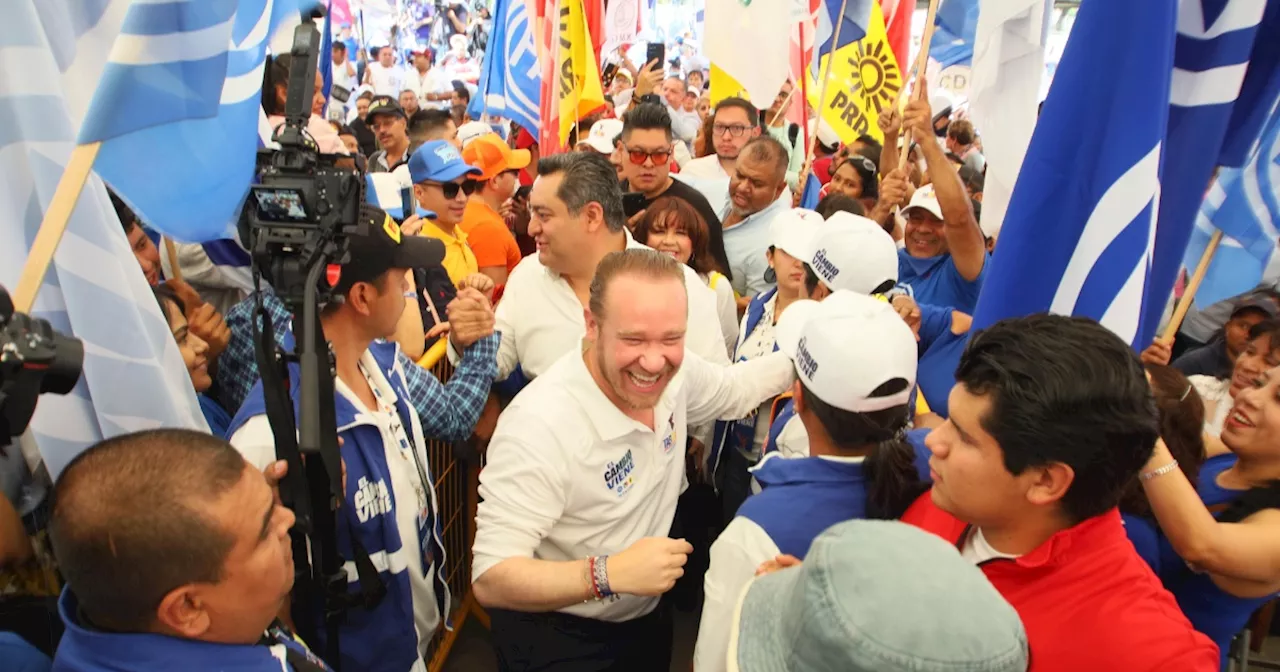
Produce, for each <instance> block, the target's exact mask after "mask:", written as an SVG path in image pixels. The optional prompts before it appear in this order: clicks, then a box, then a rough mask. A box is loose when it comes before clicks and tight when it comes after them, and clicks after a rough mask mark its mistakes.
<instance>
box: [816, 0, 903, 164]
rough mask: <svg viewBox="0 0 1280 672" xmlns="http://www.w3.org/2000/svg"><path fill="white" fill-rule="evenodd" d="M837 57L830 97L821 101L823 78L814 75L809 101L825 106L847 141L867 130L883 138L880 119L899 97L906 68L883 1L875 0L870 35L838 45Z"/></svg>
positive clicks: (823, 112) (826, 114)
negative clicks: (887, 28)
mask: <svg viewBox="0 0 1280 672" xmlns="http://www.w3.org/2000/svg"><path fill="white" fill-rule="evenodd" d="M827 58H831V56H828V57H826V58H824V59H823V62H822V64H821V68H820V69H819V71H818V72H819V73H822V72H823V70H824V69H825V68H826V60H827ZM834 58H835V61H834V62H832V64H831V72H830V74H829V75H827V76H828V77H830V78H831V79H830V84H828V85H827V93H826V99H825V100H823V101H821V103H820V102H819V101H818V96H819V95H820V94H819V90H820V89H821V88H822V87H821V82H814V81H813V80H812V79H810V80H809V81H810V83H809V104H810V105H813V107H814V109H817V110H821V113H820V114H821V116H822V119H823V121H826V122H827V123H828V124H830V125H831V128H833V129H835V131H836V133H838V134H839V135H840V141H841V142H843V143H845V144H849V143H852V142H853V141H854V140H856V139H858V136H860V135H863V134H866V135H870V136H871V137H873V138H876V139H877V140H880V139H882V134H881V133H880V127H879V126H877V125H876V120H877V119H879V118H880V111H881V110H884V109H888V108H889V107H890V106H892V105H893V101H894V100H896V99H897V98H898V91H899V90H901V89H902V70H900V69H899V68H898V61H897V59H895V58H894V56H893V49H892V47H890V45H889V38H888V36H887V35H886V34H885V29H884V12H883V11H882V10H881V9H880V5H879V3H872V6H871V19H870V21H869V22H868V23H867V36H866V37H865V38H863V39H862V40H860V41H858V42H855V43H853V44H850V45H846V46H844V47H841V48H840V49H837V50H836V52H835V54H834Z"/></svg>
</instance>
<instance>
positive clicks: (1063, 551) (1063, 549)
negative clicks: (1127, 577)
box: [960, 509, 1133, 569]
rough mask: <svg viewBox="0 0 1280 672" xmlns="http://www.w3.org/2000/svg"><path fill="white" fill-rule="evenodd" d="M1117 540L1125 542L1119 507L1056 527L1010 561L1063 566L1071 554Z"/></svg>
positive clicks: (1023, 564)
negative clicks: (1053, 531)
mask: <svg viewBox="0 0 1280 672" xmlns="http://www.w3.org/2000/svg"><path fill="white" fill-rule="evenodd" d="M967 536H968V532H967V531H966V532H965V534H963V535H961V536H960V543H964V539H965V538H966V537H967ZM1117 542H1124V543H1127V542H1128V536H1126V534H1125V531H1124V523H1123V522H1121V520H1120V510H1119V509H1111V510H1110V511H1108V512H1106V513H1104V514H1102V515H1100V516H1094V517H1093V518H1090V519H1088V520H1085V521H1084V522H1081V523H1078V524H1076V525H1072V526H1071V527H1068V528H1067V529H1065V530H1060V531H1058V532H1057V533H1056V534H1054V535H1053V536H1052V537H1049V539H1048V540H1046V541H1045V542H1044V543H1043V544H1040V545H1039V546H1037V547H1036V548H1035V549H1034V550H1032V551H1031V552H1030V553H1027V554H1025V555H1022V556H1019V557H1018V558H1016V559H1014V560H1011V561H1010V562H1013V563H1014V564H1015V565H1017V566H1018V567H1022V568H1025V569H1034V568H1038V567H1050V566H1064V565H1067V564H1070V562H1071V560H1072V558H1074V557H1077V556H1078V555H1079V554H1081V553H1087V552H1090V551H1094V550H1097V549H1099V548H1103V547H1106V546H1110V545H1114V544H1116V543H1117ZM1129 551H1130V552H1132V551H1133V547H1132V546H1130V547H1129Z"/></svg>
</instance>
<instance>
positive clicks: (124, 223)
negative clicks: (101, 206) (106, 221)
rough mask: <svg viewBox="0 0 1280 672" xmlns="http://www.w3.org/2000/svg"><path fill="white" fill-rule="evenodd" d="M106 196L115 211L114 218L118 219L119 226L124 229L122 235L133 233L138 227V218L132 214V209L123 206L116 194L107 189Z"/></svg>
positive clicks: (123, 203)
mask: <svg viewBox="0 0 1280 672" xmlns="http://www.w3.org/2000/svg"><path fill="white" fill-rule="evenodd" d="M107 196H108V197H110V198H111V207H112V208H114V209H115V211H116V217H119V218H120V226H121V227H123V228H124V234H125V235H126V236H127V235H129V234H130V233H132V232H133V228H134V227H135V226H138V216H137V215H136V214H134V212H133V208H130V207H129V206H128V205H125V202H124V201H123V200H122V199H121V198H120V197H119V196H117V195H116V192H114V191H111V190H110V189H108V190H107Z"/></svg>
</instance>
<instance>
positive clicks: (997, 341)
mask: <svg viewBox="0 0 1280 672" xmlns="http://www.w3.org/2000/svg"><path fill="white" fill-rule="evenodd" d="M956 381H957V384H956V386H955V387H954V388H953V389H952V391H951V396H950V403H949V407H950V418H948V420H947V421H946V423H944V424H943V425H942V426H940V427H938V428H937V429H935V430H934V431H933V432H932V433H931V434H929V436H928V438H927V439H926V440H925V443H926V445H927V446H928V448H929V451H930V452H931V453H932V456H931V458H930V459H929V470H930V476H931V477H932V480H933V488H932V489H931V490H930V492H928V493H926V494H924V495H922V496H921V497H920V498H919V499H918V500H916V502H915V503H914V504H913V505H912V506H911V508H910V509H908V510H907V513H906V514H905V515H904V516H903V520H904V521H905V522H908V523H911V524H913V525H915V526H917V527H920V528H923V529H925V530H928V531H930V532H933V533H934V534H937V535H939V536H941V537H943V538H944V539H946V540H947V541H950V542H952V543H954V544H955V545H956V548H957V549H958V550H959V551H960V553H961V554H962V555H963V556H964V557H965V558H967V559H969V560H971V561H973V562H974V563H975V564H977V565H978V566H979V567H981V568H982V571H983V573H984V574H986V575H987V578H988V579H989V580H990V581H991V583H992V584H993V585H994V586H995V587H996V589H997V590H999V591H1000V593H1001V594H1002V595H1003V596H1004V598H1005V599H1006V600H1008V601H1009V603H1010V604H1012V605H1013V607H1014V608H1015V609H1017V611H1018V615H1019V616H1021V617H1022V622H1023V624H1024V625H1025V627H1026V630H1027V636H1028V639H1029V640H1030V644H1031V669H1032V670H1034V671H1035V672H1049V671H1052V672H1058V671H1062V672H1068V671H1070V672H1078V671H1081V670H1127V671H1129V672H1137V671H1141V670H1151V671H1152V672H1154V671H1156V670H1159V671H1160V672H1190V671H1193V670H1194V671H1195V672H1211V671H1215V670H1217V669H1218V650H1217V647H1216V646H1215V645H1214V644H1213V643H1212V642H1211V641H1210V640H1209V639H1208V638H1206V637H1205V636H1204V635H1202V634H1200V633H1198V632H1196V631H1195V630H1193V629H1192V627H1191V624H1190V622H1189V621H1188V620H1187V619H1186V617H1185V616H1183V614H1182V612H1181V611H1179V609H1178V605H1177V603H1176V602H1175V601H1174V599H1173V596H1172V595H1170V594H1169V593H1168V592H1167V591H1165V589H1164V587H1163V586H1162V585H1161V584H1160V581H1159V579H1157V578H1156V576H1155V575H1154V574H1153V573H1152V572H1151V570H1150V569H1149V568H1148V567H1147V565H1146V564H1145V563H1144V562H1143V561H1142V560H1141V559H1140V558H1139V557H1138V555H1137V553H1136V552H1135V551H1134V548H1133V545H1132V544H1131V543H1130V542H1129V540H1128V538H1127V537H1126V536H1125V531H1124V526H1123V524H1122V523H1121V520H1120V514H1119V512H1118V511H1117V510H1116V504H1117V503H1118V502H1119V500H1120V496H1121V493H1122V492H1123V491H1124V490H1125V488H1126V487H1127V486H1128V485H1129V484H1131V483H1133V481H1134V479H1135V478H1136V477H1138V475H1139V470H1141V469H1142V467H1143V465H1144V464H1145V463H1146V461H1147V460H1148V459H1149V458H1150V456H1151V452H1152V448H1153V446H1154V445H1155V441H1156V438H1157V436H1158V433H1159V425H1158V422H1157V415H1156V408H1155V403H1154V401H1153V399H1152V396H1151V391H1150V387H1149V386H1148V384H1147V381H1146V378H1145V376H1144V375H1143V369H1142V365H1141V363H1140V362H1139V361H1138V356H1137V355H1136V354H1135V353H1134V352H1133V350H1132V349H1130V348H1129V346H1128V344H1126V343H1124V342H1122V341H1121V340H1120V339H1119V338H1118V337H1116V336H1115V335H1114V334H1112V333H1111V332H1110V331H1108V330H1107V329H1105V328H1104V327H1102V326H1101V325H1099V324H1098V323H1097V322H1094V321H1092V320H1088V319H1085V318H1073V317H1062V316H1056V315H1035V316H1031V317H1025V318H1018V319H1011V320H1005V321H1003V322H999V323H997V324H995V325H993V326H991V327H990V328H988V329H986V330H984V331H982V332H979V333H977V334H975V335H974V336H973V340H972V341H971V342H970V344H969V346H968V348H967V349H966V350H965V352H964V355H963V356H962V357H961V359H960V365H959V367H958V368H957V370H956Z"/></svg>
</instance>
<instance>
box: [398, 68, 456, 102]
mask: <svg viewBox="0 0 1280 672" xmlns="http://www.w3.org/2000/svg"><path fill="white" fill-rule="evenodd" d="M405 88H406V89H413V92H414V93H416V94H417V95H418V107H421V108H423V109H432V108H440V109H445V108H448V107H449V99H448V98H446V99H444V100H427V96H428V95H429V94H432V93H448V92H450V91H452V90H453V86H452V85H451V84H450V82H449V78H448V77H446V76H445V75H444V73H443V72H442V71H441V69H440V68H431V69H430V70H427V72H426V73H425V74H424V73H420V72H418V71H417V69H416V68H415V69H414V70H412V71H410V72H409V74H408V76H407V77H406V78H405Z"/></svg>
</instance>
